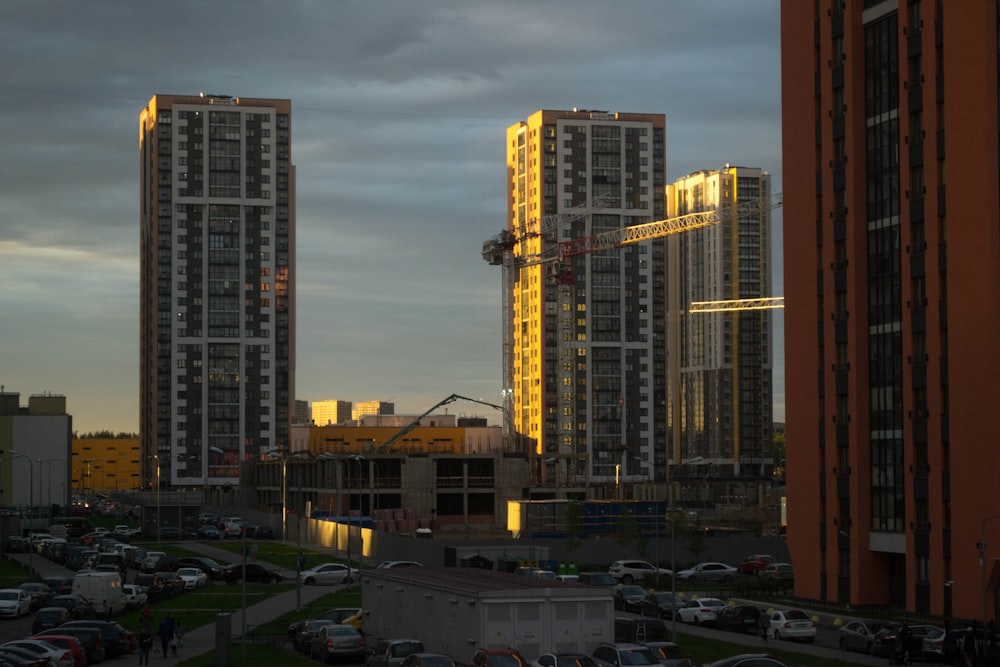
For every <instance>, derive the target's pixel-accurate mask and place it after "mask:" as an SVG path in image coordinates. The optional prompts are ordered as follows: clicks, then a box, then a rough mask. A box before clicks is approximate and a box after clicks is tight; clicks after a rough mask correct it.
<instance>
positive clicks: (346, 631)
mask: <svg viewBox="0 0 1000 667" xmlns="http://www.w3.org/2000/svg"><path fill="white" fill-rule="evenodd" d="M309 656H310V657H312V658H318V659H319V660H321V661H322V662H333V661H334V660H336V659H341V660H343V659H346V660H351V661H353V662H361V661H363V660H364V657H365V638H364V637H363V636H361V633H360V632H358V631H357V630H355V629H354V628H352V627H351V626H349V625H344V624H343V623H334V624H331V625H324V626H323V627H321V628H320V629H319V632H317V633H316V636H315V637H313V639H312V643H311V644H310V648H309Z"/></svg>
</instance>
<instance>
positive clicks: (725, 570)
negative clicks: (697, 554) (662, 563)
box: [677, 563, 740, 583]
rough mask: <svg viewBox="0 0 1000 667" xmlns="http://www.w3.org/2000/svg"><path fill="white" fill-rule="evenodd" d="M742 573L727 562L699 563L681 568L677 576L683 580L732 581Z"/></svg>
mask: <svg viewBox="0 0 1000 667" xmlns="http://www.w3.org/2000/svg"><path fill="white" fill-rule="evenodd" d="M739 573H740V571H739V570H737V569H736V568H735V567H733V566H732V565H726V564H725V563H698V564H697V565H695V566H694V567H692V568H690V569H688V570H681V571H680V572H678V573H677V578H678V579H680V580H681V581H689V582H692V583H693V582H696V581H732V580H733V579H735V578H736V576H737V575H738V574H739Z"/></svg>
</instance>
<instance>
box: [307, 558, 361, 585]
mask: <svg viewBox="0 0 1000 667" xmlns="http://www.w3.org/2000/svg"><path fill="white" fill-rule="evenodd" d="M357 577H358V570H357V568H353V567H348V566H346V565H344V564H343V563H323V564H321V565H317V566H316V567H312V568H309V569H308V570H303V571H302V572H299V581H300V582H301V583H303V584H305V585H306V586H316V585H324V584H327V585H328V584H349V583H351V582H352V581H354V580H355V579H356V578H357Z"/></svg>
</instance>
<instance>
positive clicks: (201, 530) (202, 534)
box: [198, 523, 222, 540]
mask: <svg viewBox="0 0 1000 667" xmlns="http://www.w3.org/2000/svg"><path fill="white" fill-rule="evenodd" d="M198 537H199V538H201V539H203V540H221V539H222V531H221V530H219V529H218V528H216V527H215V526H213V525H212V524H210V523H203V524H201V525H200V526H198Z"/></svg>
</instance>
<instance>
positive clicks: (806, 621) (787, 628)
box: [771, 609, 816, 642]
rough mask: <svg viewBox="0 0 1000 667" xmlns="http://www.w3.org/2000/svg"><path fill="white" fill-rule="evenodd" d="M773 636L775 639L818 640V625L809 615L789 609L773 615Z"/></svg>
mask: <svg viewBox="0 0 1000 667" xmlns="http://www.w3.org/2000/svg"><path fill="white" fill-rule="evenodd" d="M771 634H772V635H773V636H774V638H775V639H804V640H805V641H807V642H811V641H813V640H814V639H816V624H815V623H814V622H813V620H812V618H810V617H809V614H807V613H805V612H804V611H802V610H800V609H787V610H782V611H775V612H772V613H771Z"/></svg>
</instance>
